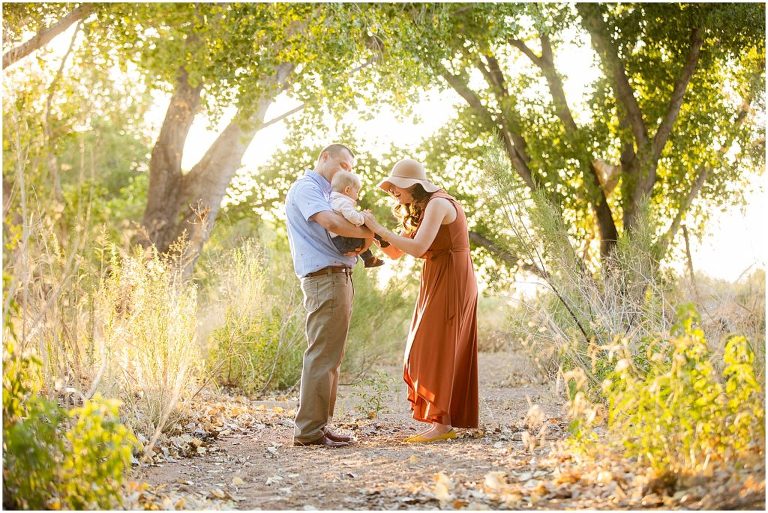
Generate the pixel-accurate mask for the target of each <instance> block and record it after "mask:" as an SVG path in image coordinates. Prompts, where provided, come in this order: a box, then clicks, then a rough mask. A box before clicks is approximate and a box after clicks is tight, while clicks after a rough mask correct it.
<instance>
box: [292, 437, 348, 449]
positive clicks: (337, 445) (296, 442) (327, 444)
mask: <svg viewBox="0 0 768 513" xmlns="http://www.w3.org/2000/svg"><path fill="white" fill-rule="evenodd" d="M293 445H298V446H300V447H307V446H309V445H322V446H323V447H330V448H332V449H338V448H340V447H346V446H348V445H349V444H348V443H347V442H335V441H333V440H331V439H330V438H328V437H327V436H325V435H323V436H321V437H320V438H318V439H317V440H312V441H311V442H301V441H299V440H295V439H294V440H293Z"/></svg>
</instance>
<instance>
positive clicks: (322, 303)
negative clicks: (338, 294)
mask: <svg viewBox="0 0 768 513" xmlns="http://www.w3.org/2000/svg"><path fill="white" fill-rule="evenodd" d="M301 289H302V291H303V292H304V309H305V310H306V311H307V312H308V313H313V312H316V311H318V310H320V309H321V308H330V309H333V307H334V303H335V293H334V280H333V274H327V275H323V276H316V277H313V278H304V279H302V280H301Z"/></svg>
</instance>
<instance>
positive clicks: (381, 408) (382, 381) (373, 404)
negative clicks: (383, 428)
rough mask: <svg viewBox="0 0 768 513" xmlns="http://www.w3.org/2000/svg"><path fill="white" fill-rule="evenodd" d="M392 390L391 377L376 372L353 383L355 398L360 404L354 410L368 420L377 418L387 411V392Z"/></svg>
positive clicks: (382, 372) (392, 381)
mask: <svg viewBox="0 0 768 513" xmlns="http://www.w3.org/2000/svg"><path fill="white" fill-rule="evenodd" d="M393 389H394V380H393V379H392V376H390V375H389V374H387V373H386V372H384V371H380V370H377V371H375V372H372V373H369V374H368V375H367V376H366V377H365V378H363V379H362V380H360V381H358V382H357V383H355V392H354V394H355V396H357V397H358V398H359V400H360V403H359V404H357V406H355V409H356V410H357V411H359V412H360V413H361V414H363V415H364V416H366V417H368V418H369V419H375V418H378V416H379V414H380V413H382V412H385V411H387V402H388V401H389V400H390V397H389V392H391V391H392V390H393Z"/></svg>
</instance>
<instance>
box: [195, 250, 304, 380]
mask: <svg viewBox="0 0 768 513" xmlns="http://www.w3.org/2000/svg"><path fill="white" fill-rule="evenodd" d="M206 264H207V265H208V266H214V267H215V268H216V269H217V270H218V273H217V276H216V278H215V280H214V283H213V284H212V286H213V287H214V291H212V297H211V298H210V299H209V301H210V302H211V303H210V306H209V311H208V312H206V313H205V314H204V315H205V318H206V319H210V322H212V323H216V324H220V325H218V326H217V327H212V326H209V329H211V332H210V336H209V342H208V345H209V347H210V351H209V354H208V358H207V362H208V367H209V369H211V370H212V371H213V372H214V374H215V376H216V378H217V381H218V382H219V383H220V384H222V385H227V386H234V387H238V388H239V389H241V390H243V391H245V392H246V393H251V394H253V393H259V392H263V391H265V390H267V389H270V388H286V387H289V386H291V385H293V384H294V383H295V382H296V381H297V380H298V378H299V376H300V375H301V354H302V353H303V348H304V344H303V338H304V337H303V335H304V333H303V322H302V321H303V315H302V314H303V310H302V309H301V306H302V302H301V298H300V295H299V294H297V293H296V291H295V287H290V286H288V287H286V285H287V284H285V283H282V281H283V280H286V279H290V278H291V275H290V274H287V271H288V269H286V268H285V266H282V265H281V262H280V261H279V260H278V259H276V258H274V257H271V256H270V255H267V254H265V253H264V252H262V250H261V249H260V246H259V244H258V243H257V242H256V241H255V240H254V239H246V240H245V241H243V242H242V243H241V244H240V245H239V247H235V248H234V249H232V250H230V251H229V252H226V253H224V255H223V256H221V257H219V258H216V259H215V261H211V260H209V261H208V262H207V263H206ZM288 272H289V271H288ZM214 312H215V313H214ZM214 326H215V324H214Z"/></svg>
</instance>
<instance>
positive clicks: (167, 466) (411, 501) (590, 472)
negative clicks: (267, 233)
mask: <svg viewBox="0 0 768 513" xmlns="http://www.w3.org/2000/svg"><path fill="white" fill-rule="evenodd" d="M479 367H480V397H481V405H480V408H481V425H480V428H479V429H477V430H463V431H462V432H461V434H460V437H459V438H457V439H455V440H451V441H447V442H439V443H434V444H428V445H418V444H417V445H413V444H406V443H403V442H402V441H401V440H402V439H403V438H405V437H406V436H408V435H410V434H412V433H414V432H415V431H416V430H417V429H420V428H421V427H422V426H423V425H422V424H420V423H418V422H415V421H413V420H412V419H411V418H410V412H409V410H408V406H407V401H406V400H405V390H404V385H400V384H399V381H400V380H399V378H400V370H399V369H398V368H394V367H392V368H387V369H385V370H386V372H387V375H388V376H390V379H391V382H392V383H398V385H397V386H393V387H392V389H391V390H390V391H385V392H382V393H380V394H375V391H372V389H371V387H370V386H369V387H367V388H363V387H359V386H342V387H340V390H339V404H338V405H337V408H336V417H335V421H334V423H333V428H334V429H336V430H339V431H341V432H345V433H347V434H352V435H354V436H355V437H356V440H357V441H356V443H355V444H354V445H352V446H350V447H348V448H342V449H325V448H320V447H294V446H293V445H292V429H293V424H292V419H293V415H294V413H295V411H294V408H295V407H296V401H295V399H293V398H282V399H284V400H273V401H251V400H248V399H246V398H242V397H239V398H238V397H220V396H216V397H208V398H207V399H206V400H207V401H208V402H207V403H206V406H201V408H200V411H199V412H198V413H199V416H198V417H197V419H198V420H197V422H199V423H200V425H201V427H202V429H199V430H198V431H197V433H198V434H197V435H195V436H194V437H191V436H190V435H189V434H186V435H185V434H180V435H177V436H175V437H173V438H172V439H171V440H170V441H169V444H170V445H171V448H172V449H174V448H179V450H178V451H175V452H174V451H173V450H171V451H168V450H167V449H165V448H163V449H162V450H160V449H159V450H158V453H157V457H156V461H160V462H161V463H153V464H152V465H149V466H141V467H139V468H137V469H136V470H135V475H134V476H133V478H134V479H135V480H137V481H138V482H146V483H148V484H149V487H148V488H147V487H138V488H137V489H136V491H135V492H134V493H133V494H132V496H131V497H128V500H127V505H128V506H129V507H130V505H131V504H133V505H134V506H136V507H145V508H158V507H159V508H163V509H172V508H176V509H214V508H216V509H218V508H221V509H245V510H254V509H270V510H282V509H288V510H305V509H306V510H311V509H348V510H357V509H388V510H389V509H438V508H440V509H463V508H466V509H475V510H477V509H574V508H579V509H585V508H589V509H641V508H642V509H645V508H664V509H672V508H675V509H677V508H684V509H737V508H741V509H764V508H763V506H764V504H765V473H764V465H762V464H761V463H759V462H758V463H755V464H754V465H753V466H752V467H750V466H749V465H746V467H745V469H744V471H743V472H742V473H735V474H733V473H720V474H712V475H709V476H703V477H702V476H699V477H698V478H696V479H691V480H689V481H688V482H678V483H675V484H672V485H670V484H669V483H662V484H660V483H659V482H658V480H655V479H654V477H653V476H651V475H650V474H646V473H644V472H640V471H636V470H635V469H633V465H632V462H625V461H605V462H602V464H594V463H591V464H586V463H585V462H584V461H582V460H581V459H580V458H579V457H578V455H572V454H569V453H568V452H567V451H564V450H563V447H562V445H560V444H559V442H558V441H559V440H561V439H563V438H565V431H566V425H565V423H564V420H563V416H564V415H563V399H562V398H561V397H559V394H557V393H556V390H555V386H554V384H545V383H541V382H540V381H539V380H538V379H537V378H536V377H535V376H534V374H533V372H532V371H531V369H532V366H531V365H530V362H529V361H528V360H527V359H526V358H525V357H523V356H519V355H512V354H507V353H493V354H481V355H480V360H479ZM371 394H375V395H376V397H377V398H379V399H381V400H382V403H383V405H384V407H385V408H384V411H382V412H380V413H379V415H378V416H377V417H376V418H369V417H368V415H366V413H370V405H368V404H365V403H363V402H362V398H363V397H365V396H366V395H367V396H368V397H371ZM278 399H281V398H278ZM369 402H370V401H369ZM532 405H536V406H537V408H533V410H531V406H532ZM206 419H207V420H206ZM194 425H196V424H195V423H194V422H192V423H190V424H188V429H191V428H193V427H194ZM211 432H213V433H214V435H215V436H210V433H211ZM187 442H191V443H187ZM185 444H186V445H185ZM184 447H186V449H185V450H182V448H184ZM190 449H191V452H192V453H193V454H194V456H192V457H183V456H181V455H180V454H181V453H185V454H187V455H188V454H189V453H190ZM174 455H176V456H175V457H174ZM585 465H586V466H585Z"/></svg>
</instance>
